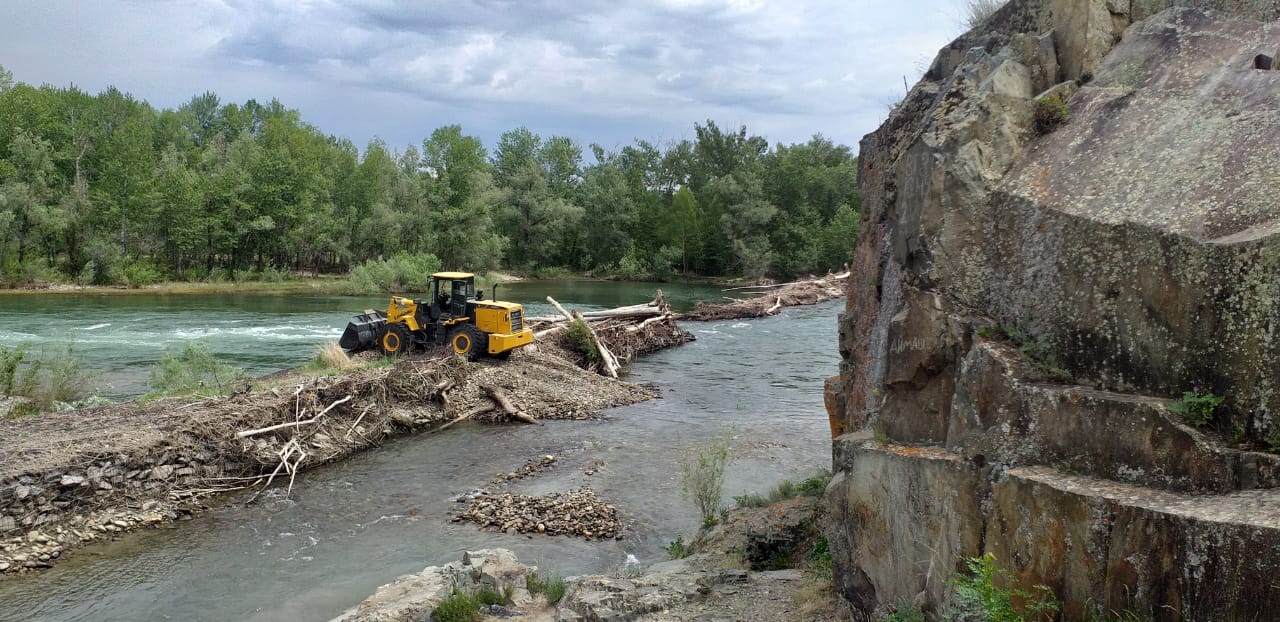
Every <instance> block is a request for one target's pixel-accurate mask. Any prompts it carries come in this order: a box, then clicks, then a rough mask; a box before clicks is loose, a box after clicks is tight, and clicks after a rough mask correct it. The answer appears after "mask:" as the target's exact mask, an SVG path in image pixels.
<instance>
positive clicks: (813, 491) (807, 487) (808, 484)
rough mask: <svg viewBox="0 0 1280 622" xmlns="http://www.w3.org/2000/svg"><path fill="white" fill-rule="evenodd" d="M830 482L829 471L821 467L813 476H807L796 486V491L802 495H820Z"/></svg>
mask: <svg viewBox="0 0 1280 622" xmlns="http://www.w3.org/2000/svg"><path fill="white" fill-rule="evenodd" d="M830 483H831V471H828V470H826V469H823V470H821V471H819V472H818V473H817V474H816V475H814V476H813V477H810V478H807V479H805V480H804V481H802V482H800V483H799V484H798V485H797V486H796V491H797V492H799V493H800V495H801V496H804V497H821V496H822V493H824V492H826V491H827V484H830Z"/></svg>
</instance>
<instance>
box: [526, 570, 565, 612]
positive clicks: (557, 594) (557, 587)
mask: <svg viewBox="0 0 1280 622" xmlns="http://www.w3.org/2000/svg"><path fill="white" fill-rule="evenodd" d="M525 587H527V588H528V589H529V593H530V594H545V595H546V596H547V603H549V604H552V605H554V604H556V603H558V602H560V599H561V598H564V592H565V589H567V588H566V586H565V583H564V579H562V578H560V576H559V575H557V574H555V573H549V574H547V575H546V576H545V577H544V576H543V575H542V573H540V572H534V573H530V574H529V576H528V577H526V578H525Z"/></svg>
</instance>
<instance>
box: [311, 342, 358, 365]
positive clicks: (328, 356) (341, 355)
mask: <svg viewBox="0 0 1280 622" xmlns="http://www.w3.org/2000/svg"><path fill="white" fill-rule="evenodd" d="M353 365H355V362H354V361H352V360H351V357H350V356H348V355H347V351H346V350H343V349H342V346H340V345H338V342H336V341H326V342H325V343H324V344H323V345H321V346H320V349H319V350H317V351H316V355H315V357H313V358H312V359H311V366H312V367H314V368H316V369H337V370H343V369H347V368H348V367H351V366H353Z"/></svg>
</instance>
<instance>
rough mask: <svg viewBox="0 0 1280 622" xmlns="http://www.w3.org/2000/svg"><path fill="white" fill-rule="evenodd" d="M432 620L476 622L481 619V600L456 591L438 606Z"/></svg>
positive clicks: (436, 621)
mask: <svg viewBox="0 0 1280 622" xmlns="http://www.w3.org/2000/svg"><path fill="white" fill-rule="evenodd" d="M431 619H432V620H435V622H476V621H477V620H479V619H480V599H479V598H477V597H475V596H470V595H468V594H466V593H465V592H460V591H458V590H454V591H453V593H452V594H450V595H449V596H448V597H446V598H445V599H444V600H442V601H440V604H438V605H436V608H435V611H434V612H433V613H432V616H431Z"/></svg>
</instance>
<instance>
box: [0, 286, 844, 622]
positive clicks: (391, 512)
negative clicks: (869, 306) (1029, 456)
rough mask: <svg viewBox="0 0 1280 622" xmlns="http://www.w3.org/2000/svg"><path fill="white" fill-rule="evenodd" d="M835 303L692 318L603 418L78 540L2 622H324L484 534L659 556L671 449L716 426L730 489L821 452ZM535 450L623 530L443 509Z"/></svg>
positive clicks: (471, 439)
mask: <svg viewBox="0 0 1280 622" xmlns="http://www.w3.org/2000/svg"><path fill="white" fill-rule="evenodd" d="M499 295H500V296H505V294H504V293H503V290H502V289H500V290H499ZM553 295H554V294H553ZM610 304H612V303H610ZM836 309H837V306H836V304H831V303H829V304H826V305H820V306H818V307H801V308H794V309H788V310H785V311H784V313H783V314H782V316H779V317H775V318H766V319H762V320H753V321H750V322H737V321H734V322H722V323H715V324H693V323H691V324H687V325H686V328H689V329H690V330H692V331H693V332H694V333H695V334H696V335H697V336H698V340H697V341H695V342H693V343H690V344H687V345H685V346H682V347H679V348H674V349H671V350H666V351H663V352H659V353H657V354H654V355H652V356H649V357H646V358H644V359H642V360H641V361H638V362H637V363H636V364H635V365H634V366H633V375H632V377H631V380H633V381H638V382H653V383H656V384H657V385H659V386H660V387H662V391H663V395H662V398H660V399H657V400H653V401H651V402H647V403H644V404H637V405H634V406H628V407H623V408H618V409H614V410H612V411H610V412H609V413H608V418H607V419H605V420H602V421H588V422H556V421H552V422H547V423H546V425H543V426H536V427H528V426H509V427H485V426H478V425H472V426H466V425H459V426H456V427H455V428H451V429H450V430H448V431H446V432H444V433H441V434H426V435H422V436H419V437H414V438H407V439H401V440H399V441H397V442H393V443H389V444H387V445H386V446H384V447H382V448H379V449H376V450H372V451H368V452H365V453H363V454H360V455H358V456H355V457H354V458H352V459H349V460H347V461H345V462H342V463H339V464H335V465H331V466H328V467H324V468H321V469H317V470H315V471H310V472H307V473H305V474H303V476H301V477H300V478H299V480H298V483H297V484H295V487H294V492H293V497H292V498H291V499H287V500H286V499H283V498H281V497H280V496H279V495H269V496H265V495H264V497H262V498H260V499H259V501H258V502H256V503H255V504H254V505H251V506H243V505H240V504H239V503H237V502H231V503H227V504H226V505H224V506H222V507H220V508H217V509H214V510H211V511H208V512H206V513H204V514H202V515H201V516H199V517H197V518H196V519H195V520H192V521H189V522H184V523H179V524H177V525H175V526H173V528H171V529H161V530H154V531H147V532H139V533H135V534H129V535H127V536H125V537H123V538H121V539H120V540H118V541H117V542H113V543H110V544H107V545H103V546H97V547H92V548H89V549H84V550H81V551H77V552H75V553H74V554H73V555H72V556H71V558H70V559H68V560H67V561H66V562H64V563H63V564H60V565H59V566H58V567H56V568H54V569H53V570H51V571H49V572H46V573H43V574H40V575H37V576H33V577H28V578H23V579H21V580H11V581H0V621H3V622H11V621H12V622H17V621H19V620H83V621H90V620H93V621H98V620H122V621H123V620H210V621H212V620H263V621H277V620H279V621H283V620H327V619H329V618H331V617H333V616H334V615H337V614H338V613H339V612H341V611H342V610H343V609H345V608H347V607H349V606H351V605H353V604H355V603H356V602H358V601H359V600H360V599H362V598H363V597H365V596H367V595H368V594H369V593H371V592H372V591H373V590H374V589H376V587H377V586H378V585H381V584H383V583H386V582H388V581H390V580H392V579H393V578H395V577H396V576H398V575H400V574H404V573H408V572H416V571H418V570H420V569H421V568H422V567H424V566H427V565H431V564H441V563H445V562H448V561H451V560H454V559H457V558H458V557H459V556H460V554H461V552H462V551H464V550H466V549H474V548H482V547H490V546H502V547H507V548H511V549H513V550H515V551H516V552H517V554H518V555H519V556H520V557H521V559H522V560H525V561H529V562H533V563H536V564H539V565H542V566H544V567H547V568H551V569H554V570H557V571H559V572H561V573H564V574H569V575H572V574H579V573H586V572H598V571H607V570H610V569H612V568H615V567H618V566H620V565H622V564H624V563H626V561H627V560H628V558H629V556H634V557H635V558H636V559H637V560H638V561H639V562H640V563H644V564H648V563H652V562H655V561H660V560H662V559H665V553H664V552H663V550H662V546H663V545H664V544H666V543H667V542H669V541H671V540H673V539H675V538H676V537H677V536H684V537H685V539H686V540H688V539H689V537H690V536H692V535H693V533H694V532H695V530H696V525H697V523H698V516H697V513H696V511H694V510H693V507H692V505H691V504H690V503H688V502H687V501H684V500H682V499H681V497H680V486H679V480H678V476H677V474H676V473H677V469H676V466H675V465H676V460H677V459H678V456H679V455H680V454H681V452H683V451H685V450H688V449H689V448H693V447H698V446H701V445H703V444H705V443H706V442H707V441H708V440H709V439H710V438H712V437H713V436H715V435H717V434H719V433H721V431H722V430H723V429H724V428H725V427H726V426H728V427H730V428H731V429H732V430H733V432H734V437H735V438H734V445H733V455H734V458H735V460H734V462H733V463H732V464H731V465H730V466H729V469H728V474H727V483H726V487H725V498H726V499H729V498H731V497H732V496H733V495H740V494H744V493H747V492H764V491H765V490H767V489H768V488H769V487H770V486H771V485H773V484H774V483H775V482H776V481H777V480H778V479H779V478H781V477H803V476H806V475H808V474H810V473H811V472H812V471H813V470H814V469H815V468H817V467H825V466H828V465H829V463H830V444H829V433H828V430H827V424H826V417H825V416H823V412H822V379H823V378H825V377H826V376H829V375H832V374H834V373H835V372H836V354H835V350H836V345H835V344H836V336H835V315H836ZM105 328H106V327H104V328H103V329H98V330H104V329H105ZM543 454H557V455H559V456H560V457H561V458H560V460H558V461H557V464H556V466H555V467H553V468H550V469H548V470H545V471H543V472H542V473H540V474H539V475H538V476H536V477H533V478H530V479H528V480H524V481H522V482H519V483H518V484H517V485H515V486H514V489H515V490H517V491H520V492H527V493H529V494H540V493H544V492H550V491H557V490H568V489H573V488H577V487H579V486H590V487H592V488H593V489H595V490H596V492H597V494H599V495H600V496H601V497H602V498H604V499H606V500H608V502H610V503H612V504H614V505H616V506H617V507H618V508H619V510H620V512H621V513H622V515H623V517H624V520H625V521H626V522H627V524H628V529H627V531H626V535H625V537H624V538H623V539H622V540H619V541H608V542H586V541H583V540H579V539H570V538H565V537H527V536H507V535H505V534H494V533H487V532H481V531H479V530H477V529H476V528H475V527H474V526H473V525H463V524H456V523H451V522H449V520H448V519H449V517H450V514H449V511H450V510H451V509H453V508H454V507H456V506H457V504H456V503H455V502H454V500H453V499H454V497H455V496H457V495H458V494H460V493H463V492H466V491H468V490H471V489H473V488H478V487H485V486H487V485H488V484H487V482H488V481H489V480H490V479H492V478H493V477H494V476H495V475H496V474H498V473H505V472H508V471H511V470H514V469H516V468H518V467H520V466H521V465H523V464H524V462H525V460H527V459H529V458H532V457H534V456H539V455H543ZM601 463H602V466H599V467H598V469H597V470H596V472H595V474H593V475H590V476H588V475H585V474H584V470H586V468H587V467H588V466H593V467H594V466H597V465H600V464H601ZM241 501H242V500H241Z"/></svg>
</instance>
